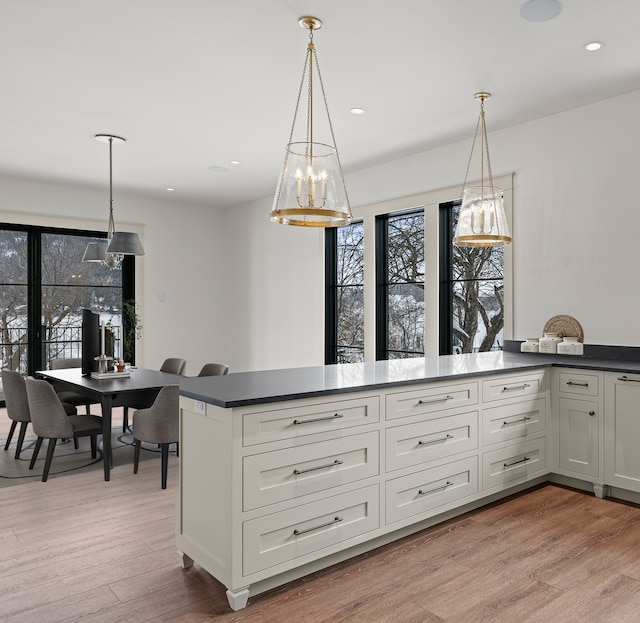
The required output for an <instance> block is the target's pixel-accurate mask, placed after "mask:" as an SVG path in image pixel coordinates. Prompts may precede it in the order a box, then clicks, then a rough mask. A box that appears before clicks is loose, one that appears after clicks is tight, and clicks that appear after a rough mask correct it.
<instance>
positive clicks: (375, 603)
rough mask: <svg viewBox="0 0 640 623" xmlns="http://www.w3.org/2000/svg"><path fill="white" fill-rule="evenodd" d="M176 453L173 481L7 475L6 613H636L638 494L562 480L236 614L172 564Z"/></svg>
mask: <svg viewBox="0 0 640 623" xmlns="http://www.w3.org/2000/svg"><path fill="white" fill-rule="evenodd" d="M0 417H4V413H3V412H2V410H0ZM0 451H1V450H0ZM171 461H172V463H171V465H170V475H169V484H168V489H167V490H165V491H162V490H161V489H160V476H159V472H160V466H159V459H151V460H148V461H146V462H145V463H144V464H143V465H141V468H140V472H139V473H138V475H136V476H134V475H133V473H132V468H131V466H130V465H118V466H116V468H115V469H114V470H113V474H112V479H111V481H110V482H104V481H103V479H102V472H101V469H97V470H96V471H95V472H91V473H77V474H70V475H61V476H57V477H53V478H51V479H50V480H49V481H48V482H47V483H42V482H39V481H37V482H28V483H25V484H19V485H15V486H10V487H5V488H2V489H0V623H5V622H11V623H34V622H40V621H42V622H46V623H65V622H70V621H82V622H83V623H84V622H89V623H111V622H113V623H116V622H117V623H121V622H123V621H127V622H128V621H132V622H136V623H143V622H151V623H160V622H166V621H173V622H178V623H205V622H210V621H216V622H220V623H240V622H242V623H281V622H287V623H288V622H290V623H336V622H337V621H348V622H349V623H360V622H362V623H364V622H365V621H366V622H367V623H384V622H387V621H398V622H400V623H443V622H444V623H475V622H481V621H491V622H493V623H501V622H503V621H504V622H507V621H508V622H509V623H514V622H518V623H528V622H533V621H535V622H536V623H540V622H541V621H545V622H546V621H553V622H560V623H573V622H576V623H577V622H578V621H579V622H581V623H596V622H597V623H605V622H611V623H614V622H615V623H638V622H640V508H638V507H637V506H635V505H631V504H626V503H621V502H617V501H614V500H599V499H597V498H595V497H593V496H590V495H587V494H585V493H582V492H577V491H573V490H571V489H567V488H563V487H559V486H556V485H545V486H543V487H540V488H538V489H535V490H532V491H529V492H527V493H525V494H521V495H518V496H514V497H512V498H509V499H508V500H506V501H503V502H500V503H496V504H493V505H491V506H488V507H485V508H484V509H480V510H478V511H474V512H472V513H469V514H467V515H464V516H462V517H459V518H457V519H454V520H451V521H449V522H447V523H445V524H441V525H440V526H435V527H433V528H430V529H428V530H425V531H423V532H421V533H419V534H416V535H414V536H411V537H408V538H406V539H403V540H402V541H399V542H397V543H393V544H390V545H388V546H386V547H384V548H381V549H379V550H376V551H375V552H370V553H368V554H365V555H363V556H360V557H358V558H356V559H354V560H351V561H348V562H345V563H342V564H340V565H337V566H335V567H333V568H331V569H328V570H324V571H321V572H318V573H316V574H313V575H311V576H308V577H306V578H303V579H301V580H298V581H296V582H293V583H290V584H288V585H286V586H284V587H280V588H278V589H274V590H273V591H270V592H268V593H264V594H262V595H257V596H254V597H251V598H250V599H249V605H248V607H247V608H246V609H244V610H241V611H238V612H232V611H231V610H230V609H229V607H228V604H227V600H226V597H225V589H224V587H223V586H221V585H220V584H219V583H218V582H217V581H216V580H215V579H213V578H212V577H211V576H209V575H208V574H207V573H206V572H205V571H204V570H203V569H201V568H200V567H199V566H198V565H195V566H194V567H193V568H191V569H187V570H184V569H181V568H180V567H179V566H178V564H177V557H176V552H175V541H174V529H175V465H176V463H175V462H176V459H175V457H171ZM212 529H215V526H212Z"/></svg>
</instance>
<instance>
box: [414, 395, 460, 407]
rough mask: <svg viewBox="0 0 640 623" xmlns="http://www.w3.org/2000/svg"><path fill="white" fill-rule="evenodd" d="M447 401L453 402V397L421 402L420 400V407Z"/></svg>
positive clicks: (447, 396)
mask: <svg viewBox="0 0 640 623" xmlns="http://www.w3.org/2000/svg"><path fill="white" fill-rule="evenodd" d="M447 400H453V396H449V395H448V394H447V395H446V396H444V397H442V398H432V399H431V400H422V398H420V400H418V404H419V405H431V404H434V403H436V402H447Z"/></svg>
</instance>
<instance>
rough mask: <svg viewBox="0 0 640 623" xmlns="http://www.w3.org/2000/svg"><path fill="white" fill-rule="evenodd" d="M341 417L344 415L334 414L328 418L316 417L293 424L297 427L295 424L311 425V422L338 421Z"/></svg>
mask: <svg viewBox="0 0 640 623" xmlns="http://www.w3.org/2000/svg"><path fill="white" fill-rule="evenodd" d="M341 417H344V415H340V414H339V413H334V414H333V415H330V416H329V417H317V418H313V419H312V420H293V423H294V424H296V425H297V424H311V422H329V421H330V420H338V419H340V418H341Z"/></svg>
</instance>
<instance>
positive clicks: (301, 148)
mask: <svg viewBox="0 0 640 623" xmlns="http://www.w3.org/2000/svg"><path fill="white" fill-rule="evenodd" d="M298 23H299V24H300V26H302V28H306V29H308V30H309V43H308V45H307V53H306V57H305V62H304V67H303V70H302V80H301V82H300V90H299V91H298V101H297V103H296V108H295V113H294V115H293V124H292V126H291V134H290V135H289V143H288V145H287V149H286V154H285V159H284V166H283V168H282V173H281V175H280V182H279V184H278V189H277V192H276V196H275V199H274V202H273V208H272V210H271V215H270V218H271V220H272V221H273V222H274V223H280V224H283V225H301V226H306V227H336V226H339V225H348V224H349V223H350V222H351V209H350V207H349V198H348V196H347V188H346V185H345V183H344V176H343V174H342V166H341V165H340V157H339V156H338V148H337V147H336V140H335V136H334V134H333V126H332V125H331V118H330V116H329V107H328V106H327V98H326V96H325V92H324V86H323V84H322V76H321V75H320V66H319V65H318V57H317V54H316V50H315V47H314V44H313V31H314V30H318V29H319V28H321V27H322V21H321V20H319V19H318V18H317V17H310V16H305V17H301V18H300V19H299V20H298ZM314 71H315V73H316V75H317V80H318V84H319V85H320V93H321V95H322V103H323V104H324V109H325V112H326V116H327V124H328V130H329V133H330V135H331V144H327V143H319V142H316V140H315V136H314V130H315V129H316V128H314V118H313V112H314V110H313V96H314V92H313V78H314ZM305 78H306V79H307V88H306V90H305V93H306V94H307V104H306V115H305V116H306V119H307V122H306V125H305V126H304V139H303V140H298V141H294V133H295V131H296V118H297V116H298V110H299V108H300V100H301V96H302V90H303V88H304V86H305Z"/></svg>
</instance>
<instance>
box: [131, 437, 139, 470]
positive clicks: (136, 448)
mask: <svg viewBox="0 0 640 623" xmlns="http://www.w3.org/2000/svg"><path fill="white" fill-rule="evenodd" d="M134 442H135V443H134V444H133V473H134V474H137V473H138V461H140V443H141V442H140V440H139V439H134Z"/></svg>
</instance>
